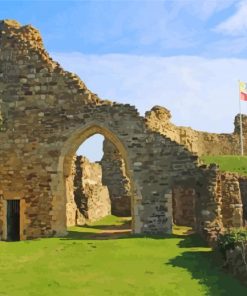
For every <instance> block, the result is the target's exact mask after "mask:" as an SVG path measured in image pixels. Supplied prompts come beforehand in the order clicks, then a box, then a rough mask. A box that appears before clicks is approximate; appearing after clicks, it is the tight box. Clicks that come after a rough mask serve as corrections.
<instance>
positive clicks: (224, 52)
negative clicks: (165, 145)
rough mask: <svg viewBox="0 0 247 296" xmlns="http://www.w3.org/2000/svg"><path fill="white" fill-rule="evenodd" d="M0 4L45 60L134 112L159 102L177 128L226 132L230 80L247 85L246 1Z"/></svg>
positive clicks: (234, 99)
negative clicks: (39, 45) (33, 31)
mask: <svg viewBox="0 0 247 296" xmlns="http://www.w3.org/2000/svg"><path fill="white" fill-rule="evenodd" d="M0 4H1V10H0V19H5V18H9V19H16V20H18V21H19V22H20V23H22V24H32V25H33V26H35V27H36V28H38V29H39V30H40V32H41V34H42V37H43V40H44V44H45V47H46V49H47V50H48V51H49V52H50V54H51V56H52V57H53V58H54V59H55V60H57V61H59V62H60V63H61V64H62V66H64V68H66V69H67V70H70V71H72V72H75V73H77V74H78V75H79V76H80V77H81V78H82V80H84V81H85V83H86V84H87V86H88V87H89V88H90V89H91V90H92V91H93V92H95V93H97V94H98V95H99V96H100V97H102V98H106V99H110V100H114V101H119V102H123V103H124V102H125V103H130V104H134V105H136V106H137V108H138V109H139V111H140V112H141V114H144V112H145V111H147V110H149V109H150V108H151V107H152V106H153V105H162V106H165V107H167V108H168V109H170V110H171V112H172V115H173V119H172V120H173V122H174V123H175V124H177V125H184V126H191V127H193V128H195V129H199V130H207V131H210V132H232V130H233V119H234V116H235V115H236V114H237V113H238V112H239V109H238V83H237V80H238V79H240V80H243V81H247V71H246V69H247V0H244V1H241V0H240V1H237V0H235V1H232V0H205V1H204V0H173V1H156V0H152V1H151V0H150V1H142V0H136V1H134V0H132V1H125V0H122V1H121V0H116V1H113V0H112V1H100V0H98V1H93V0H92V1H0ZM242 110H243V112H244V113H247V103H245V102H243V103H242ZM94 146H95V145H94ZM96 146H97V145H96ZM89 150H90V149H89Z"/></svg>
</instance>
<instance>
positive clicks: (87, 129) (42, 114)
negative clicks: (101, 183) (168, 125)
mask: <svg viewBox="0 0 247 296" xmlns="http://www.w3.org/2000/svg"><path fill="white" fill-rule="evenodd" d="M0 109H1V114H2V117H3V123H2V126H1V132H0V143H1V145H0V195H2V196H3V201H6V200H8V199H20V200H21V219H22V220H21V221H22V223H21V230H20V237H21V239H27V238H35V237H41V236H51V235H63V234H65V233H66V224H67V219H66V205H67V202H68V200H69V199H70V196H69V194H68V192H69V191H70V190H68V189H67V188H68V186H69V185H68V184H71V175H72V171H73V169H72V163H73V157H74V155H75V152H76V150H77V149H78V147H79V146H80V144H81V143H82V142H83V141H85V140H86V139H87V138H89V137H90V136H92V135H94V134H95V133H100V134H102V135H103V136H105V137H106V138H107V139H108V140H110V141H111V142H112V143H113V144H114V145H115V146H116V147H117V149H118V151H119V152H120V153H121V155H122V157H123V159H124V162H125V164H126V174H127V176H128V178H129V180H130V187H131V198H132V203H131V206H132V209H131V213H132V221H133V223H132V230H133V232H135V233H169V232H171V229H172V215H171V212H172V211H171V202H172V200H171V199H172V195H171V184H172V179H173V178H176V179H180V178H181V179H183V178H187V177H188V176H194V175H195V168H196V166H197V158H196V157H195V156H194V155H193V154H192V153H191V152H189V151H188V150H187V149H185V148H184V147H182V146H181V145H179V144H178V143H176V142H174V141H172V140H171V139H169V138H168V137H166V136H165V135H161V134H159V133H158V132H155V131H152V130H150V128H149V127H148V126H147V124H146V120H145V118H143V117H141V116H140V115H139V114H138V112H137V110H136V108H135V107H133V106H130V105H123V104H117V103H113V102H110V101H104V100H100V99H99V98H98V97H97V96H96V95H95V94H93V93H92V92H91V91H89V90H88V89H87V88H86V86H85V85H84V83H83V82H82V81H81V80H80V79H79V78H78V77H77V76H76V75H74V74H72V73H69V72H66V71H64V70H63V69H62V68H61V67H60V66H59V64H57V63H56V62H54V61H53V60H52V59H51V58H50V57H49V55H48V53H47V52H46V51H45V49H44V47H43V44H42V39H41V36H40V34H39V32H38V31H37V30H36V29H34V28H33V27H31V26H21V25H20V24H18V23H17V22H14V21H2V22H0ZM3 201H1V200H0V209H1V210H0V211H1V213H0V217H3V218H0V219H1V223H0V225H2V226H1V227H2V229H0V232H1V231H3V229H5V227H6V219H5V216H4V215H3V210H2V209H3V206H2V203H3ZM5 238H6V237H3V239H5Z"/></svg>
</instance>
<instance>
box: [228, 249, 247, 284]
mask: <svg viewBox="0 0 247 296" xmlns="http://www.w3.org/2000/svg"><path fill="white" fill-rule="evenodd" d="M246 258H247V245H246V244H239V246H237V247H236V248H235V249H234V250H227V251H226V263H227V268H228V270H229V271H230V272H231V273H232V274H233V275H234V276H235V277H237V278H239V279H240V280H241V281H242V282H243V283H245V284H247V265H246Z"/></svg>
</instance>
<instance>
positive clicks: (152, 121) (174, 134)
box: [146, 106, 247, 155]
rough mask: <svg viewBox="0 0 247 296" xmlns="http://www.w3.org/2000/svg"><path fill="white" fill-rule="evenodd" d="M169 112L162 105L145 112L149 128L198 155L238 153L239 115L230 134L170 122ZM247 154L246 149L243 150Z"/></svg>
mask: <svg viewBox="0 0 247 296" xmlns="http://www.w3.org/2000/svg"><path fill="white" fill-rule="evenodd" d="M170 119H171V113H170V111H169V110H167V109H166V108H164V107H160V106H155V107H153V108H152V109H151V110H150V111H148V112H146V123H147V125H148V126H149V128H150V129H152V130H154V131H158V132H160V133H161V134H163V135H166V136H168V137H169V138H170V139H172V140H174V141H176V142H177V143H179V144H182V145H184V146H185V147H186V148H187V149H188V150H190V151H192V152H195V153H197V154H198V155H239V153H240V137H239V134H240V128H239V126H240V124H239V115H237V116H236V117H235V121H234V126H235V128H234V132H233V133H232V134H215V133H207V132H201V131H196V130H193V129H192V128H190V127H180V126H176V125H174V124H172V123H171V122H170ZM242 121H243V134H244V135H245V137H244V147H247V116H246V115H242ZM245 154H247V150H246V151H245Z"/></svg>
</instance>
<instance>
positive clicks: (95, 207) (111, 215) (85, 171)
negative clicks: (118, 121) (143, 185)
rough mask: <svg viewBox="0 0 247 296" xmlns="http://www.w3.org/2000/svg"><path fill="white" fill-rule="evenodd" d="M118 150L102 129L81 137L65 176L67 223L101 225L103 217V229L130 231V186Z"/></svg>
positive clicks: (124, 161)
mask: <svg viewBox="0 0 247 296" xmlns="http://www.w3.org/2000/svg"><path fill="white" fill-rule="evenodd" d="M120 150H121V147H120V149H119V146H118V145H116V144H115V143H114V144H113V142H112V141H111V140H110V139H109V137H107V135H106V134H104V133H99V132H97V133H95V132H94V133H92V134H90V133H89V135H88V137H86V138H85V137H84V138H83V141H82V142H81V144H80V145H79V147H78V148H77V150H76V153H75V155H74V156H73V157H72V159H71V169H70V174H69V175H67V176H66V198H67V204H66V224H67V227H70V226H79V227H85V226H86V227H90V226H93V227H94V225H95V223H96V224H97V225H99V226H100V221H102V223H103V224H106V225H104V227H103V228H104V229H102V231H101V232H102V233H105V232H107V230H109V234H110V233H117V232H118V230H119V232H121V233H123V232H124V233H125V232H126V233H130V232H131V229H132V227H131V220H132V218H131V216H132V215H131V213H132V210H131V207H132V205H131V199H132V190H131V183H130V178H129V176H128V173H127V166H126V160H125V159H124V156H123V155H122V153H121V152H120ZM111 223H112V224H111ZM114 225H115V226H116V227H114ZM68 229H69V228H68Z"/></svg>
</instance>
